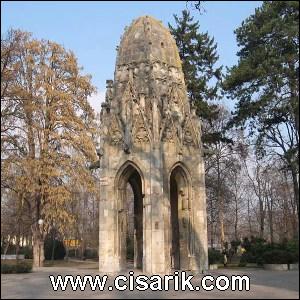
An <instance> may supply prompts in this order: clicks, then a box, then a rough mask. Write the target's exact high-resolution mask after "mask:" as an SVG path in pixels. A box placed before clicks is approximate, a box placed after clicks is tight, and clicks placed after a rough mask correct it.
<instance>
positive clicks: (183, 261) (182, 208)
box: [170, 164, 191, 270]
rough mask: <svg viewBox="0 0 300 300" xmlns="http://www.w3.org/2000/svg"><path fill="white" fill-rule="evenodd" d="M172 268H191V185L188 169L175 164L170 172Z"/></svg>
mask: <svg viewBox="0 0 300 300" xmlns="http://www.w3.org/2000/svg"><path fill="white" fill-rule="evenodd" d="M170 210H171V214H170V219H171V220H170V223H171V268H172V269H174V270H189V269H190V261H189V257H190V237H191V229H190V186H189V180H188V175H187V172H186V170H185V169H184V168H183V167H182V166H181V165H180V164H178V165H175V166H174V167H173V168H172V171H171V174H170Z"/></svg>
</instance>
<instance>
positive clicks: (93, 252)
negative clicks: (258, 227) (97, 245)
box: [84, 248, 98, 258]
mask: <svg viewBox="0 0 300 300" xmlns="http://www.w3.org/2000/svg"><path fill="white" fill-rule="evenodd" d="M84 257H85V258H98V251H97V249H91V248H87V249H85V251H84Z"/></svg>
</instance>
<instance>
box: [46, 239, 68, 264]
mask: <svg viewBox="0 0 300 300" xmlns="http://www.w3.org/2000/svg"><path fill="white" fill-rule="evenodd" d="M53 247H54V257H53V258H54V259H64V257H65V255H66V249H65V246H64V244H63V242H62V241H60V240H55V239H51V238H47V239H46V240H45V244H44V250H45V259H47V260H50V259H52V251H53Z"/></svg>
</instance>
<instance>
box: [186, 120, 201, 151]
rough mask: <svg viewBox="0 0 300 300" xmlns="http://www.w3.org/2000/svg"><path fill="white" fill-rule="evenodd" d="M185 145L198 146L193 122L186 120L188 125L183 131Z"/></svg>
mask: <svg viewBox="0 0 300 300" xmlns="http://www.w3.org/2000/svg"><path fill="white" fill-rule="evenodd" d="M183 144H184V145H187V146H193V147H195V146H197V145H198V141H197V136H196V134H195V129H194V127H193V125H192V122H191V120H190V119H187V120H186V124H185V126H184V130H183Z"/></svg>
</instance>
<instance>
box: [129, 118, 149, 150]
mask: <svg viewBox="0 0 300 300" xmlns="http://www.w3.org/2000/svg"><path fill="white" fill-rule="evenodd" d="M133 142H134V143H138V144H143V143H149V142H150V139H149V134H148V131H147V129H146V126H145V123H144V120H143V116H142V115H141V114H138V115H136V122H135V124H134V127H133Z"/></svg>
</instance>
